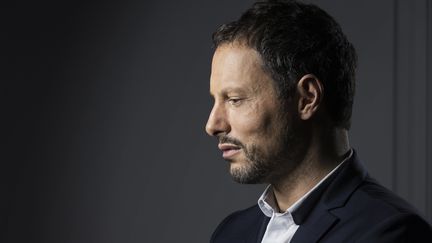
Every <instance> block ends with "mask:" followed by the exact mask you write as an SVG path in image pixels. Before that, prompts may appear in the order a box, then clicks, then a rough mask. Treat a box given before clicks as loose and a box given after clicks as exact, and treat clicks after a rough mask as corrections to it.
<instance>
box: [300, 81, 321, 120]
mask: <svg viewBox="0 0 432 243" xmlns="http://www.w3.org/2000/svg"><path fill="white" fill-rule="evenodd" d="M297 91H298V93H299V103H298V112H299V115H300V118H301V119H302V120H309V119H311V117H312V116H313V115H314V114H315V113H316V112H317V111H318V109H319V108H320V105H322V104H321V103H322V100H323V97H324V86H323V84H322V82H321V81H320V80H319V79H318V78H317V77H316V76H315V75H313V74H306V75H304V76H303V77H302V78H301V79H300V80H299V81H298V83H297Z"/></svg>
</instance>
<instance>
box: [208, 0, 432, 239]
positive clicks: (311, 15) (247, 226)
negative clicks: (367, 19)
mask: <svg viewBox="0 0 432 243" xmlns="http://www.w3.org/2000/svg"><path fill="white" fill-rule="evenodd" d="M213 41H214V45H215V47H216V50H215V53H214V56H213V61H212V71H211V78H210V93H211V95H212V96H213V98H214V106H213V109H212V111H211V113H210V116H209V119H208V122H207V125H206V131H207V133H208V134H209V135H211V136H215V137H216V138H217V139H218V141H219V145H218V147H219V149H220V150H222V152H223V154H222V155H223V158H224V159H225V160H227V161H228V162H229V165H230V173H231V175H232V177H233V178H234V180H236V181H238V182H240V183H268V184H269V186H268V187H267V189H266V190H265V191H264V193H263V194H262V196H261V197H260V198H259V200H258V204H257V205H255V206H252V207H250V208H248V209H245V210H242V211H238V212H235V213H233V214H231V215H229V216H228V217H227V218H225V219H224V220H223V221H222V222H221V223H220V225H219V226H218V227H217V229H216V230H215V232H214V233H213V235H212V238H211V242H215V243H217V242H224V243H227V242H333V243H334V242H432V232H431V228H430V225H429V224H428V223H427V222H426V221H425V220H424V219H422V218H421V217H420V216H419V215H418V214H417V213H416V212H415V210H414V209H413V208H412V207H410V206H409V205H408V204H407V203H406V202H404V201H403V200H402V199H400V198H399V197H397V196H396V195H395V194H393V193H392V192H390V191H389V190H387V189H385V188H384V187H382V186H381V185H379V184H378V183H377V182H376V181H374V180H373V179H372V178H370V177H369V176H368V174H367V172H366V171H365V169H364V168H363V167H362V165H361V163H360V162H359V160H358V158H357V155H356V152H355V151H354V150H353V149H351V148H350V145H349V140H348V130H349V128H350V118H351V110H352V104H353V96H354V86H355V85H354V79H355V68H356V59H357V58H356V53H355V50H354V48H353V46H352V44H351V43H350V42H349V41H348V40H347V38H346V36H345V35H344V34H343V33H342V30H341V28H340V26H339V25H338V24H337V23H336V22H335V20H334V19H333V18H332V17H330V16H329V15H328V14H327V13H325V12H324V11H323V10H321V9H320V8H318V7H317V6H314V5H308V4H304V3H301V2H297V1H265V2H257V3H255V4H254V5H253V6H252V8H250V9H249V10H247V11H246V12H245V13H244V14H243V15H242V16H241V17H240V19H239V20H237V21H234V22H231V23H229V24H225V25H222V26H221V27H220V28H219V29H218V30H217V31H216V32H215V33H214V35H213Z"/></svg>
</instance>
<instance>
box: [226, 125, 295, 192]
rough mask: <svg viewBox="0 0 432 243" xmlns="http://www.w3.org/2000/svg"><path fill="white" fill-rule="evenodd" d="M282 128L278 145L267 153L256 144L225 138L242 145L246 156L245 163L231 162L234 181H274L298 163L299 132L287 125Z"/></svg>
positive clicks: (259, 182)
mask: <svg viewBox="0 0 432 243" xmlns="http://www.w3.org/2000/svg"><path fill="white" fill-rule="evenodd" d="M282 130H283V131H282V132H281V133H279V134H280V135H279V136H277V137H276V138H275V139H277V141H276V144H277V145H278V146H276V148H274V149H275V150H274V151H270V153H267V154H266V153H265V152H264V151H262V150H260V149H259V147H258V146H257V145H255V144H250V145H248V146H246V145H244V144H242V143H241V142H240V141H238V140H236V139H232V138H227V139H225V140H229V141H230V142H232V143H234V144H236V145H238V146H240V147H241V149H242V150H243V153H244V156H245V158H246V161H245V163H244V164H242V165H240V166H237V167H234V166H233V164H231V167H230V174H231V176H232V178H233V180H234V181H236V182H238V183H241V184H261V183H272V182H274V181H277V180H279V179H280V178H281V177H283V176H286V175H287V173H289V171H292V170H293V169H294V168H295V167H296V166H297V165H298V162H297V157H298V156H297V152H299V148H298V145H299V144H300V143H299V139H300V137H299V134H297V133H296V132H295V130H294V129H289V128H288V127H287V126H285V127H284V128H283V129H282ZM228 161H229V160H228ZM229 162H231V161H229Z"/></svg>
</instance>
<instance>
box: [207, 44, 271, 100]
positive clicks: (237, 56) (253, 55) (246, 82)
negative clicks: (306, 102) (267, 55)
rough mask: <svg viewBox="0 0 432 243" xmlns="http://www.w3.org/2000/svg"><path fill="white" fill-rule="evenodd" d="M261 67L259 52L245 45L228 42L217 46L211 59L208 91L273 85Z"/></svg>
mask: <svg viewBox="0 0 432 243" xmlns="http://www.w3.org/2000/svg"><path fill="white" fill-rule="evenodd" d="M272 83H273V81H272V79H271V78H270V76H269V75H268V74H267V73H266V72H265V71H264V69H263V61H262V59H261V57H260V55H259V53H258V52H257V51H256V50H254V49H252V48H250V47H247V46H245V45H241V44H235V43H229V44H222V45H221V46H219V47H218V48H217V49H216V51H215V53H214V55H213V61H212V69H211V77H210V92H211V93H214V92H217V91H219V90H220V89H223V88H244V89H254V90H255V89H259V88H262V87H263V86H268V85H271V86H273V84H272Z"/></svg>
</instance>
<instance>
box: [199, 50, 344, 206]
mask: <svg viewBox="0 0 432 243" xmlns="http://www.w3.org/2000/svg"><path fill="white" fill-rule="evenodd" d="M296 91H297V92H296V94H295V95H294V97H293V98H292V99H291V100H289V101H286V102H282V101H281V100H280V99H279V98H278V96H277V90H276V87H275V82H274V81H273V80H272V78H271V77H270V75H269V74H268V73H266V72H265V71H264V69H263V63H262V60H261V57H260V55H259V53H258V52H256V51H255V50H254V49H252V48H249V47H247V46H245V45H242V44H241V43H237V42H235V43H227V44H222V45H220V46H219V47H218V48H217V49H216V51H215V53H214V56H213V61H212V72H211V77H210V94H211V95H212V96H213V98H214V106H213V109H212V111H211V113H210V116H209V119H208V122H207V125H206V132H207V133H208V134H209V135H211V136H215V137H216V138H217V139H218V140H219V148H220V149H221V150H222V151H223V157H224V159H225V160H227V161H228V162H229V166H230V173H231V175H232V176H233V178H234V180H236V181H238V182H240V183H271V184H272V185H273V192H274V195H275V198H276V201H277V204H278V206H279V208H280V210H281V211H285V210H286V209H287V208H288V207H289V206H290V205H291V204H292V203H294V202H295V201H296V200H297V199H299V198H300V197H301V196H302V195H304V194H305V193H306V192H307V191H309V190H310V189H311V188H312V187H313V186H314V185H315V184H316V183H317V182H318V181H319V180H320V179H321V178H323V177H324V176H325V175H326V174H327V173H328V172H329V171H331V170H332V169H333V168H334V167H335V166H336V165H337V164H338V162H340V161H341V160H342V158H343V155H344V154H345V153H346V152H347V151H348V150H349V145H348V138H347V133H346V131H345V130H340V129H336V128H333V127H332V126H331V122H330V121H329V119H328V117H327V115H326V112H325V108H324V107H322V103H323V102H322V100H323V96H324V89H323V86H322V83H321V82H320V81H319V80H318V79H317V78H316V77H315V76H313V75H312V74H307V75H305V76H303V77H302V78H301V79H300V80H299V81H298V83H297V90H296Z"/></svg>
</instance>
